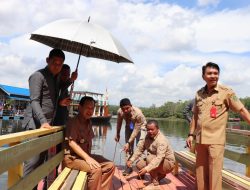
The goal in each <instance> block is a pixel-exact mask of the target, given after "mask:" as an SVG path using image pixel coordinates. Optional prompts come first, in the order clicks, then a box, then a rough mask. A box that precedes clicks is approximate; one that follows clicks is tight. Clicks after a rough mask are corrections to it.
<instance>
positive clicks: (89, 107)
mask: <svg viewBox="0 0 250 190" xmlns="http://www.w3.org/2000/svg"><path fill="white" fill-rule="evenodd" d="M94 109H95V100H94V99H93V98H92V97H90V96H84V97H82V99H81V100H80V103H79V107H78V110H79V115H80V116H81V117H83V118H84V119H90V118H91V116H92V115H93V113H94Z"/></svg>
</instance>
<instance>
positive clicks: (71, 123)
mask: <svg viewBox="0 0 250 190" xmlns="http://www.w3.org/2000/svg"><path fill="white" fill-rule="evenodd" d="M93 137H94V132H93V129H92V125H91V122H90V120H83V119H82V118H80V117H79V116H75V117H74V118H71V119H69V120H68V122H67V124H66V134H65V140H66V143H65V154H70V155H72V156H77V154H76V153H75V152H74V151H73V150H72V149H71V148H70V146H69V143H68V141H69V140H73V141H75V142H76V143H77V144H78V145H79V146H80V147H81V148H82V150H84V152H86V153H87V154H88V155H90V154H91V147H92V139H93Z"/></svg>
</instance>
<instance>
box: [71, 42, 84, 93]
mask: <svg viewBox="0 0 250 190" xmlns="http://www.w3.org/2000/svg"><path fill="white" fill-rule="evenodd" d="M82 47H83V45H81V50H80V53H79V57H78V61H77V64H76V70H75V72H77V70H78V66H79V63H80V59H81V53H82ZM74 83H75V81H73V83H72V85H71V87H70V98H72V93H73V90H74Z"/></svg>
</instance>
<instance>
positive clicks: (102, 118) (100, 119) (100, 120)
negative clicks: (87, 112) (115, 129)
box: [91, 114, 112, 123]
mask: <svg viewBox="0 0 250 190" xmlns="http://www.w3.org/2000/svg"><path fill="white" fill-rule="evenodd" d="M111 118H112V115H111V114H109V115H107V116H92V117H91V121H92V123H109V121H110V119H111Z"/></svg>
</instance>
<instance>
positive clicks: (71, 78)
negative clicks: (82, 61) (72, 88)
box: [70, 71, 78, 82]
mask: <svg viewBox="0 0 250 190" xmlns="http://www.w3.org/2000/svg"><path fill="white" fill-rule="evenodd" d="M77 75H78V73H77V71H74V72H72V74H71V77H70V81H71V82H73V81H75V80H76V79H77Z"/></svg>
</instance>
